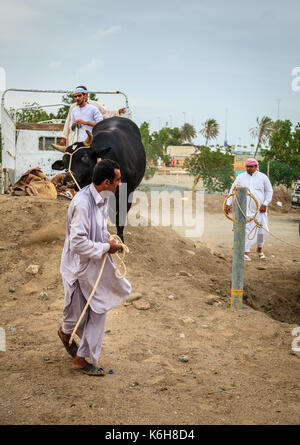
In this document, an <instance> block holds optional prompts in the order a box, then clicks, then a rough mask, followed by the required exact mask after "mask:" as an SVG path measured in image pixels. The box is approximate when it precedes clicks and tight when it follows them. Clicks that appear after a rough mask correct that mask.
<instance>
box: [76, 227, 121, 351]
mask: <svg viewBox="0 0 300 445" xmlns="http://www.w3.org/2000/svg"><path fill="white" fill-rule="evenodd" d="M112 240H115V241H116V242H117V243H118V244H121V245H122V248H121V249H120V250H121V252H122V254H121V255H119V254H118V252H116V253H115V255H116V256H117V258H118V260H119V261H118V264H117V265H116V269H115V277H116V278H118V280H121V279H122V278H124V277H125V275H126V266H125V263H124V258H125V255H126V253H129V249H128V247H127V246H126V244H124V243H123V242H122V240H121V238H119V237H118V235H115V234H113V235H111V234H110V233H109V241H112ZM107 257H108V252H107V253H106V254H105V255H104V258H103V261H102V264H101V267H100V271H99V274H98V277H97V280H96V283H95V285H94V287H93V290H92V292H91V294H90V296H89V298H88V300H87V303H86V305H85V307H84V309H83V311H82V313H81V315H80V317H79V319H78V321H77V323H76V326H75V328H74V329H73V332H72V334H71V337H70V340H69V346H71V344H72V341H73V338H74V336H75V334H76V331H77V329H78V327H79V325H80V323H81V321H82V319H83V317H84V316H85V313H86V311H87V309H88V307H89V305H90V302H91V300H92V298H93V296H94V293H95V291H96V289H97V286H98V284H99V281H100V278H101V276H102V272H103V269H104V266H105V263H106V260H107ZM120 268H122V269H123V273H121V272H120ZM118 272H119V273H120V275H119V274H118Z"/></svg>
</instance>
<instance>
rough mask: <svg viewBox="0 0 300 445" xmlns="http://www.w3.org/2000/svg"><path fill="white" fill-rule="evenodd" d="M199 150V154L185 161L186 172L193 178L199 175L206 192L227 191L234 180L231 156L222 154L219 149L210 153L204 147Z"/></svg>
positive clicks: (209, 150)
mask: <svg viewBox="0 0 300 445" xmlns="http://www.w3.org/2000/svg"><path fill="white" fill-rule="evenodd" d="M199 150H200V153H199V154H197V155H194V156H193V157H192V159H186V160H185V163H184V167H185V168H186V170H187V171H188V172H189V173H190V174H191V175H193V176H195V177H196V176H197V175H199V174H200V176H201V179H202V182H203V185H204V188H205V190H206V191H208V192H224V191H226V190H229V189H230V187H231V185H232V183H233V181H234V180H235V173H234V169H233V157H232V155H231V154H230V153H222V152H221V151H220V150H219V149H218V150H216V151H212V150H211V149H210V148H209V147H206V146H205V145H201V146H200V148H199Z"/></svg>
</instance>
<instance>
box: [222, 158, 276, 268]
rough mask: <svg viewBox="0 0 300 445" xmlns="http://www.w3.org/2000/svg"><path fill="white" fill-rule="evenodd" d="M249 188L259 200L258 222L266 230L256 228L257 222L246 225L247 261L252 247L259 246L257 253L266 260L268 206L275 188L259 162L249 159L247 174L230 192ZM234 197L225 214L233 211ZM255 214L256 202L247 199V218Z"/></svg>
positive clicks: (239, 176)
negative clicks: (237, 187) (253, 245)
mask: <svg viewBox="0 0 300 445" xmlns="http://www.w3.org/2000/svg"><path fill="white" fill-rule="evenodd" d="M238 185H239V186H242V187H248V189H249V190H250V192H251V193H252V194H253V195H254V197H255V198H256V199H257V201H258V204H259V212H258V214H257V217H256V219H257V221H258V222H259V223H260V224H262V226H263V227H264V228H265V229H266V230H264V229H263V228H262V227H256V224H255V221H254V220H253V221H251V222H250V223H247V224H246V229H245V231H246V233H245V235H246V239H245V260H246V261H251V258H250V256H249V252H250V246H251V245H252V244H257V252H258V256H259V258H260V259H264V258H265V255H264V253H263V250H262V249H263V245H264V239H265V237H266V236H268V232H267V230H268V216H267V206H268V205H269V204H270V202H271V201H272V196H273V188H272V185H271V183H270V180H269V178H268V177H267V176H266V175H265V174H264V173H261V172H260V171H259V168H258V162H257V160H256V159H254V158H249V159H247V161H246V172H245V173H241V174H240V175H238V176H237V177H236V179H235V181H234V183H233V184H232V186H231V189H230V192H229V193H232V191H233V189H234V187H235V186H238ZM231 203H232V196H231V197H230V198H229V199H228V200H227V205H226V206H225V212H226V213H227V214H228V213H229V212H230V210H231ZM254 214H255V205H254V202H253V201H251V200H250V198H249V197H248V198H247V217H253V215H254Z"/></svg>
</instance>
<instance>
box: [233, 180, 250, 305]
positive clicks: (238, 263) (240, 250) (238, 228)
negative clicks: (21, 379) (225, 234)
mask: <svg viewBox="0 0 300 445" xmlns="http://www.w3.org/2000/svg"><path fill="white" fill-rule="evenodd" d="M236 199H237V200H238V202H239V205H240V207H241V209H242V211H243V212H244V215H246V208H247V188H246V187H238V188H237V196H236ZM245 226H246V223H245V218H244V216H243V214H242V212H241V210H240V209H239V206H238V205H237V203H236V204H235V223H234V241H233V261H232V288H231V309H241V308H242V307H243V286H244V254H245Z"/></svg>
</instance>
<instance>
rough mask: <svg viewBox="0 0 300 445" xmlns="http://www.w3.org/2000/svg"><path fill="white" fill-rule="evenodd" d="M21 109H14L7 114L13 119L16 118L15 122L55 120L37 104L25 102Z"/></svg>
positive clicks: (52, 115)
mask: <svg viewBox="0 0 300 445" xmlns="http://www.w3.org/2000/svg"><path fill="white" fill-rule="evenodd" d="M23 107H24V108H23V109H22V110H15V109H14V108H10V110H9V114H10V115H11V117H12V118H13V119H15V118H16V122H42V121H47V120H50V119H56V118H57V117H56V116H55V114H53V113H49V114H48V113H47V112H46V111H45V110H43V109H42V108H41V106H40V105H39V104H38V103H37V102H33V103H32V104H30V103H28V102H25V103H23Z"/></svg>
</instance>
